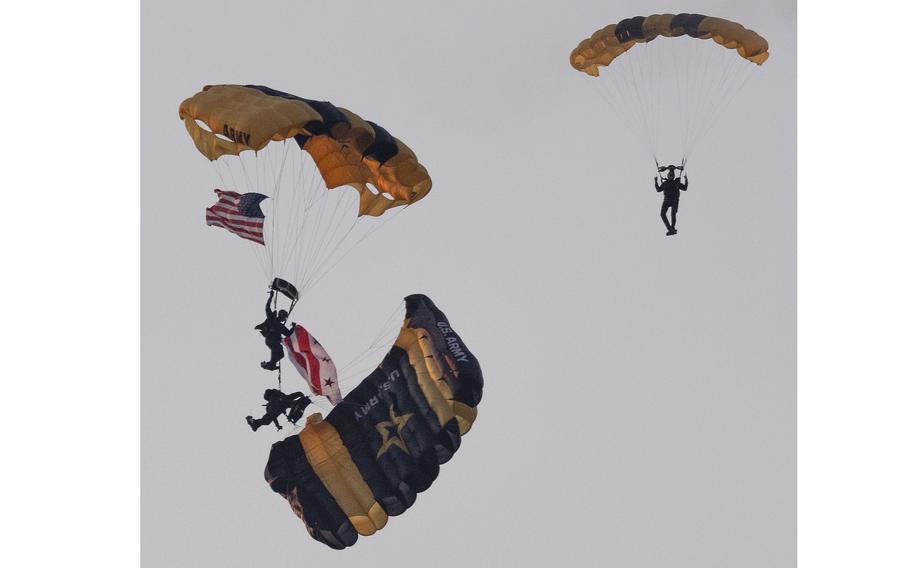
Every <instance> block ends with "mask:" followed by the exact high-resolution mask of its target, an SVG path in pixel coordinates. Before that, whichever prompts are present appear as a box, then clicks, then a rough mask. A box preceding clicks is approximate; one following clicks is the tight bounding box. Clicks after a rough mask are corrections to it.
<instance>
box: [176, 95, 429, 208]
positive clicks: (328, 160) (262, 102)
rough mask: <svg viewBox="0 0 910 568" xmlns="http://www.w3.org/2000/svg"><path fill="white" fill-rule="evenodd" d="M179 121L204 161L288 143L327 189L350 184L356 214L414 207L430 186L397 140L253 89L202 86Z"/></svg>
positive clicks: (325, 106)
mask: <svg viewBox="0 0 910 568" xmlns="http://www.w3.org/2000/svg"><path fill="white" fill-rule="evenodd" d="M179 115H180V118H181V119H182V120H183V123H184V125H185V126H186V130H187V132H189V134H190V137H191V138H192V139H193V142H194V143H195V144H196V148H197V149H198V150H199V152H201V153H202V155H204V156H205V157H207V158H208V159H210V160H217V159H218V158H220V157H221V156H223V155H226V154H227V155H237V154H240V152H243V151H245V150H253V151H259V150H261V149H263V148H265V146H266V145H267V144H268V143H269V142H272V141H282V140H287V139H289V138H293V139H294V141H295V142H296V143H297V144H298V145H299V146H300V148H301V149H302V150H305V151H306V152H308V153H309V154H310V155H311V156H312V157H313V160H314V161H315V162H316V166H317V167H318V168H319V172H320V173H321V174H322V178H323V180H324V181H325V184H326V187H327V188H329V189H332V188H335V187H339V186H342V185H349V186H351V187H353V188H354V189H356V190H357V191H358V192H359V193H360V215H373V216H377V215H382V213H384V212H385V211H386V210H387V209H389V208H392V207H398V206H400V205H408V204H411V203H414V202H416V201H419V200H420V199H423V197H425V196H426V195H427V193H429V191H430V188H431V187H432V185H433V184H432V181H431V180H430V175H429V174H428V173H427V170H426V168H424V167H423V166H422V165H421V164H420V163H419V162H418V161H417V156H416V155H415V154H414V152H413V151H411V149H410V148H408V147H407V146H406V145H405V144H404V143H403V142H402V141H401V140H399V139H397V138H395V137H394V136H392V135H391V134H389V132H388V131H386V130H385V129H384V128H382V127H381V126H379V125H378V124H376V123H374V122H370V121H367V120H364V119H362V118H360V117H359V116H357V115H356V114H354V113H353V112H351V111H349V110H347V109H345V108H341V107H336V106H335V105H333V104H332V103H329V102H325V101H314V100H310V99H304V98H302V97H298V96H296V95H291V94H289V93H284V92H281V91H277V90H275V89H271V88H269V87H264V86H260V85H243V86H241V85H209V86H206V87H204V88H203V89H202V91H200V92H198V93H196V94H195V95H193V96H192V97H190V98H188V99H186V100H185V101H183V102H182V103H180V110H179ZM368 185H369V186H372V187H374V188H376V191H372V190H371V189H370V188H369V187H368Z"/></svg>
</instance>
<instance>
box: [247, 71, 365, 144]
mask: <svg viewBox="0 0 910 568" xmlns="http://www.w3.org/2000/svg"><path fill="white" fill-rule="evenodd" d="M244 87H247V88H249V89H256V90H257V91H259V92H261V93H263V94H266V95H269V96H270V97H280V98H282V99H288V100H292V101H302V102H305V103H306V104H308V105H310V107H312V109H313V110H315V111H316V112H317V113H319V116H320V117H322V122H319V121H315V120H312V121H310V122H308V123H306V124H305V125H304V128H306V129H307V131H308V132H310V134H313V135H319V134H326V133H327V132H329V130H330V129H331V128H332V125H333V124H338V123H339V122H344V123H349V122H350V121H348V118H347V117H346V116H345V115H344V114H343V113H342V112H341V111H340V110H338V108H337V107H336V106H335V105H333V104H332V103H330V102H328V101H314V100H311V99H305V98H303V97H298V96H297V95H292V94H290V93H285V92H282V91H278V90H276V89H272V88H270V87H265V86H263V85H244ZM297 143H298V144H300V141H299V140H298V142H297ZM301 147H302V146H301Z"/></svg>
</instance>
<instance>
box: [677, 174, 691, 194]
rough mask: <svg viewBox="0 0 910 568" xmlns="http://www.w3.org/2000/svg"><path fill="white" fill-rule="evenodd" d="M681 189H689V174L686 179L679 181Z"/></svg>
mask: <svg viewBox="0 0 910 568" xmlns="http://www.w3.org/2000/svg"><path fill="white" fill-rule="evenodd" d="M679 189H680V190H682V191H686V190H687V189H689V176H686V181H682V180H680V181H679Z"/></svg>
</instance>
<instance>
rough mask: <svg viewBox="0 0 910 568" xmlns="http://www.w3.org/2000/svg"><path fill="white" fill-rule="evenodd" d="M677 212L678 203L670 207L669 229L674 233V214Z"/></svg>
mask: <svg viewBox="0 0 910 568" xmlns="http://www.w3.org/2000/svg"><path fill="white" fill-rule="evenodd" d="M678 210H679V202H677V203H674V204H673V205H671V206H670V229H671V230H673V231H676V212H677V211H678Z"/></svg>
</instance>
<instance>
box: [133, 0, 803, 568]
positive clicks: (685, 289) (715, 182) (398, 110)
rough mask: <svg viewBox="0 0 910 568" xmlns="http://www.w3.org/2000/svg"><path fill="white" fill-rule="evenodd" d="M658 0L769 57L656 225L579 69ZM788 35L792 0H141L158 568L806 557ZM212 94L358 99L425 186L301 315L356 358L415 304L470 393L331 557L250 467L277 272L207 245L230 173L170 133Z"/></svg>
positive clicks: (791, 41)
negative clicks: (667, 227)
mask: <svg viewBox="0 0 910 568" xmlns="http://www.w3.org/2000/svg"><path fill="white" fill-rule="evenodd" d="M664 11H666V12H682V11H688V12H700V13H706V14H711V15H717V16H722V17H727V18H729V19H733V20H736V21H740V22H743V23H745V24H747V26H748V27H751V28H753V29H755V30H757V31H759V32H760V33H761V34H762V35H764V36H765V37H766V38H768V40H769V42H770V44H771V53H772V55H771V59H770V60H769V61H768V63H766V64H765V65H764V66H763V68H762V69H761V70H760V71H761V73H760V74H757V75H756V76H755V77H754V78H753V79H752V82H751V83H750V84H749V87H748V88H747V89H746V90H745V91H743V92H741V93H740V94H739V98H738V100H737V103H738V104H739V107H738V108H739V109H745V110H740V111H738V112H737V111H735V110H734V111H730V112H728V113H726V114H725V115H723V116H722V117H721V119H720V121H719V123H718V124H717V126H716V127H715V129H714V131H713V133H714V134H720V135H719V136H714V137H711V138H710V139H708V140H706V141H705V142H704V143H703V144H702V145H701V146H700V147H699V148H698V155H697V158H693V161H692V162H691V163H690V174H691V189H690V191H689V192H688V194H686V195H684V196H683V199H682V207H681V210H680V225H681V230H680V234H679V235H678V236H676V237H674V238H672V239H668V238H666V237H665V236H664V234H663V231H662V230H661V229H662V226H661V224H660V221H659V219H658V218H657V213H658V209H659V198H658V197H657V196H656V194H654V192H653V188H651V183H652V182H651V177H652V175H653V167H652V165H651V164H650V163H649V160H650V157H649V155H648V154H647V152H646V151H645V150H643V149H642V148H640V147H637V146H635V145H630V144H623V143H620V142H619V141H615V142H614V141H612V140H611V139H610V138H609V137H605V136H603V135H602V134H599V132H602V131H603V130H610V129H615V128H617V127H618V126H619V125H620V124H621V123H620V122H619V121H617V120H616V118H615V117H614V116H611V114H610V113H609V112H608V109H606V108H604V105H603V102H602V101H601V99H599V98H598V96H597V94H596V92H595V91H594V90H593V89H592V88H590V85H588V84H586V81H587V78H586V77H584V76H583V75H582V74H579V73H577V72H576V71H574V70H572V69H571V68H570V67H569V65H568V53H569V51H570V50H571V49H572V48H573V47H574V46H575V45H576V44H577V43H578V41H579V40H580V39H582V38H583V37H586V36H587V35H589V34H590V33H591V32H593V31H594V30H595V29H597V28H598V27H601V26H603V25H606V24H608V23H610V22H615V21H618V20H619V19H621V18H623V17H626V16H631V15H637V14H644V15H646V14H650V13H658V12H664ZM795 24H796V22H795V4H794V3H793V2H790V1H782V2H765V3H746V2H736V3H734V2H699V1H692V2H655V3H652V4H648V5H647V6H644V5H643V4H642V3H641V2H632V1H625V2H611V3H609V4H607V3H604V2H598V1H590V2H587V1H586V2H541V1H536V2H497V3H496V4H495V5H490V4H489V3H485V2H469V1H465V2H457V3H452V2H447V3H443V2H426V1H424V2H419V1H413V2H410V1H409V2H396V1H387V2H383V3H364V2H339V1H335V2H300V1H293V2H292V1H288V2H272V3H265V2H263V3H250V2H238V1H222V2H215V1H205V2H202V1H198V2H174V1H168V2H165V1H159V2H145V3H143V6H142V141H141V142H142V531H143V533H142V554H143V559H144V563H145V564H144V565H145V566H149V567H157V566H167V567H182V566H250V565H266V564H267V565H270V566H276V567H284V566H300V565H302V564H303V563H317V562H318V563H319V564H320V565H323V566H336V565H337V566H351V565H354V564H356V563H360V562H372V563H373V564H374V565H383V566H385V565H389V566H392V565H395V566H422V565H425V564H426V563H427V562H431V563H432V564H433V565H434V567H435V568H443V567H446V566H456V565H463V564H464V563H465V561H466V560H465V557H467V558H468V559H469V561H471V562H475V563H477V564H478V565H481V566H484V565H490V566H494V565H499V566H502V565H506V566H513V565H514V566H518V565H523V566H548V565H553V564H554V563H556V562H563V563H565V562H568V563H570V564H571V565H578V566H588V565H590V566H602V565H610V566H623V567H634V568H638V567H655V568H656V567H661V568H665V567H667V566H674V567H688V566H692V567H708V566H737V567H741V568H746V567H753V566H754V567H767V566H792V565H795V542H796V540H795V539H796V534H795V526H796V525H795V521H796V519H795V372H796V368H795V364H796V356H795V353H796V325H795V324H796V320H795V302H796V296H795V280H796V273H795V267H796V252H795V251H796V246H795V245H796V242H795V234H796V233H795V229H796V223H795V219H796V217H795V214H796V211H795V204H796V180H795V175H796V146H795V143H796V126H795V113H796V109H795V94H796V85H795V77H796V75H795V73H796V68H795ZM211 83H258V84H264V85H268V86H271V87H274V88H277V89H280V90H285V91H288V92H292V93H295V94H298V95H301V96H305V97H308V98H314V99H320V100H329V101H332V102H333V103H335V104H338V105H340V106H344V107H346V108H349V109H351V110H353V111H355V112H356V113H358V114H360V115H361V116H363V117H365V118H368V119H370V120H374V121H376V122H378V123H380V124H382V125H383V126H385V127H386V128H388V129H389V130H390V131H391V132H392V134H394V135H395V136H397V137H398V138H400V139H401V140H403V141H404V142H405V143H407V144H408V145H409V146H410V147H411V148H412V149H414V151H415V152H416V153H417V155H418V157H419V158H420V161H421V162H422V163H423V164H424V165H426V167H427V168H428V170H429V171H430V174H431V176H432V177H433V181H434V187H433V191H432V192H431V193H430V195H429V196H428V197H427V198H426V199H425V200H423V201H421V202H420V203H418V204H416V205H415V206H414V207H412V208H410V209H409V210H407V211H406V212H404V214H402V215H399V216H397V217H396V219H395V220H394V221H393V222H391V223H389V224H387V225H386V226H385V227H384V228H383V229H382V230H381V231H380V232H378V233H376V236H375V238H373V239H371V240H370V241H369V242H367V243H364V245H362V246H360V247H359V248H358V249H357V250H356V251H355V252H354V253H353V254H351V255H350V256H349V257H347V258H346V259H345V260H344V261H343V262H342V263H341V264H340V265H339V266H338V267H337V268H336V269H335V270H334V271H333V272H332V273H331V274H330V275H329V276H328V277H326V279H324V280H323V281H322V282H321V283H320V285H319V286H318V287H317V288H316V289H315V290H314V291H313V292H312V294H310V295H309V297H308V298H307V300H306V302H305V303H304V304H302V305H301V306H300V307H299V308H298V309H297V311H295V314H294V315H295V317H296V319H298V320H299V321H301V323H303V324H304V325H306V326H307V327H308V328H309V329H310V330H311V331H312V332H313V333H314V334H315V335H316V336H317V337H318V338H319V339H320V341H322V343H323V344H325V345H326V347H327V348H328V349H329V350H330V352H331V353H332V354H333V355H334V356H335V357H336V359H338V360H345V359H346V358H348V357H350V356H351V355H353V354H356V353H357V352H359V351H360V350H361V349H363V346H365V345H366V344H367V343H368V342H369V341H370V339H371V338H372V336H373V335H374V334H375V332H376V330H377V328H378V327H379V326H380V325H381V323H382V321H383V320H384V319H385V318H386V316H388V314H389V313H390V312H391V311H392V310H393V309H394V308H395V306H396V305H398V303H399V302H400V300H401V298H402V297H404V296H405V295H406V294H408V293H411V292H423V293H426V294H427V295H429V296H430V297H431V298H433V300H434V301H435V302H436V303H437V304H438V305H439V306H440V307H441V308H442V309H443V310H444V311H445V312H446V314H447V315H448V317H449V319H450V321H451V323H452V324H453V326H454V327H455V329H456V330H457V331H458V332H459V333H460V334H461V336H462V337H463V338H464V339H465V341H466V343H467V344H468V346H469V347H470V348H471V350H472V351H473V352H474V354H475V355H476V356H477V357H478V359H479V360H480V362H481V365H482V367H483V370H484V376H485V379H486V388H485V392H484V399H483V401H482V403H481V405H480V407H479V410H480V415H479V418H478V421H477V422H476V424H475V428H474V429H473V430H472V431H471V433H470V434H469V435H468V436H467V437H466V438H465V440H464V444H463V445H462V447H461V450H460V451H459V453H458V454H457V455H456V456H455V458H454V459H453V460H452V461H451V462H449V463H448V464H446V465H444V466H443V468H442V471H441V473H440V476H439V478H438V480H437V481H436V483H435V484H434V485H433V487H431V488H430V490H428V491H427V492H425V493H423V494H421V495H420V497H419V498H418V501H417V503H416V505H415V506H414V507H413V508H412V509H410V510H409V511H408V512H406V513H405V514H404V515H402V516H400V517H395V518H392V519H390V522H389V524H388V526H387V527H386V528H385V529H383V530H382V531H381V532H380V533H379V534H378V535H376V536H373V537H368V538H363V539H362V540H360V541H359V542H358V544H357V545H356V546H355V547H354V548H353V549H350V550H347V551H345V552H342V553H338V552H335V551H332V550H329V549H328V548H326V547H325V546H323V545H320V544H319V543H317V542H316V541H314V540H312V539H311V538H310V537H309V536H308V535H307V534H306V531H305V528H304V526H303V524H302V523H300V522H299V521H298V520H297V519H296V518H295V517H294V516H293V514H292V513H291V511H290V508H289V507H288V505H287V503H286V502H285V501H284V500H282V499H281V498H280V497H279V496H278V495H276V494H274V493H272V491H271V490H270V489H269V488H268V486H267V485H266V484H265V483H264V481H263V479H262V470H263V467H264V465H265V460H266V458H267V455H268V450H269V445H270V444H271V443H272V442H273V441H275V440H277V439H279V438H280V437H283V436H285V435H287V434H288V433H289V430H287V429H286V430H283V431H282V432H281V433H278V434H276V433H275V431H274V430H261V431H260V432H257V433H256V434H252V433H251V432H250V431H249V429H248V427H247V426H246V424H245V423H244V422H243V416H245V415H247V414H250V413H255V412H258V411H259V409H260V407H259V402H260V401H259V397H260V395H261V391H262V390H263V389H264V388H266V387H269V386H272V382H271V381H272V379H273V377H272V376H270V375H268V374H267V373H265V372H264V371H262V370H261V369H259V368H258V362H259V361H260V360H262V359H263V358H264V357H265V354H266V348H265V347H264V345H263V344H262V340H261V338H260V337H259V336H258V334H256V333H255V332H254V331H253V330H252V329H251V328H252V326H253V325H254V324H256V323H258V322H259V321H260V320H261V317H262V314H261V310H262V306H261V304H262V303H263V301H264V291H265V284H266V283H265V282H264V281H263V279H262V274H261V272H259V270H258V268H256V266H255V260H254V258H253V256H252V255H251V254H250V253H249V251H248V250H247V248H248V247H247V246H246V245H244V244H243V243H240V242H239V241H236V240H231V239H228V238H226V235H224V234H223V233H221V232H220V230H217V229H212V228H208V227H205V225H204V222H203V209H204V208H205V207H206V206H208V205H210V204H211V203H212V202H213V198H212V193H211V190H212V188H213V187H215V186H216V185H217V181H218V180H217V176H215V174H214V172H213V170H212V168H211V166H210V165H209V164H207V163H206V159H205V158H204V157H202V156H201V155H200V154H199V153H198V152H197V151H196V150H195V149H194V148H193V146H192V143H191V141H190V139H189V137H188V136H187V134H186V132H185V130H184V129H183V126H182V124H181V123H180V121H179V120H178V118H177V106H178V104H179V103H180V101H181V100H183V99H184V98H186V97H188V96H190V95H192V94H194V93H195V92H196V91H198V90H199V89H200V88H201V87H202V86H203V85H205V84H211ZM747 136H748V140H747V139H746V137H747ZM377 362H378V357H377ZM288 377H289V379H288V380H289V381H290V377H291V374H290V373H288Z"/></svg>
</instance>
